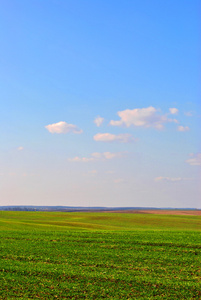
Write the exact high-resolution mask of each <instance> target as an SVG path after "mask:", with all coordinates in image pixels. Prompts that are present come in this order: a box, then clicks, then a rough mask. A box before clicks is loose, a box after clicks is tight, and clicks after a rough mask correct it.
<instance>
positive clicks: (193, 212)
mask: <svg viewBox="0 0 201 300" xmlns="http://www.w3.org/2000/svg"><path fill="white" fill-rule="evenodd" d="M107 212H113V213H127V214H157V215H186V216H201V210H198V209H195V210H179V209H175V210H173V209H147V210H146V209H145V210H135V209H131V210H129V209H128V210H115V211H107Z"/></svg>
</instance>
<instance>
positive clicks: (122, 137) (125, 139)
mask: <svg viewBox="0 0 201 300" xmlns="http://www.w3.org/2000/svg"><path fill="white" fill-rule="evenodd" d="M94 140H95V141H96V142H120V143H129V142H133V141H135V138H134V137H133V136H132V135H131V134H129V133H123V134H116V135H115V134H111V133H97V134H96V135H94Z"/></svg>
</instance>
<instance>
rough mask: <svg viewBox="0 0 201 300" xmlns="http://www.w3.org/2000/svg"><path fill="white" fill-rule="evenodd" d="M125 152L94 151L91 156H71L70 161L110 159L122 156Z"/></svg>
mask: <svg viewBox="0 0 201 300" xmlns="http://www.w3.org/2000/svg"><path fill="white" fill-rule="evenodd" d="M122 156H123V152H103V153H100V152H94V153H92V154H91V156H90V157H79V156H76V157H74V158H70V159H69V161H72V162H90V161H99V160H110V159H113V158H118V157H122Z"/></svg>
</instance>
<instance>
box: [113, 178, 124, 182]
mask: <svg viewBox="0 0 201 300" xmlns="http://www.w3.org/2000/svg"><path fill="white" fill-rule="evenodd" d="M113 182H114V183H123V182H125V179H123V178H117V179H114V180H113Z"/></svg>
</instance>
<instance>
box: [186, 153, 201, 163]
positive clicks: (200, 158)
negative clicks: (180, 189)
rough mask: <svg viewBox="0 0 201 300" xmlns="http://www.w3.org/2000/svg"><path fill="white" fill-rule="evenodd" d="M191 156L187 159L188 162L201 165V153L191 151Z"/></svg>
mask: <svg viewBox="0 0 201 300" xmlns="http://www.w3.org/2000/svg"><path fill="white" fill-rule="evenodd" d="M190 156H191V158H189V159H187V160H186V163H188V164H189V165H191V166H201V153H196V154H194V153H191V154H190Z"/></svg>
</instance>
